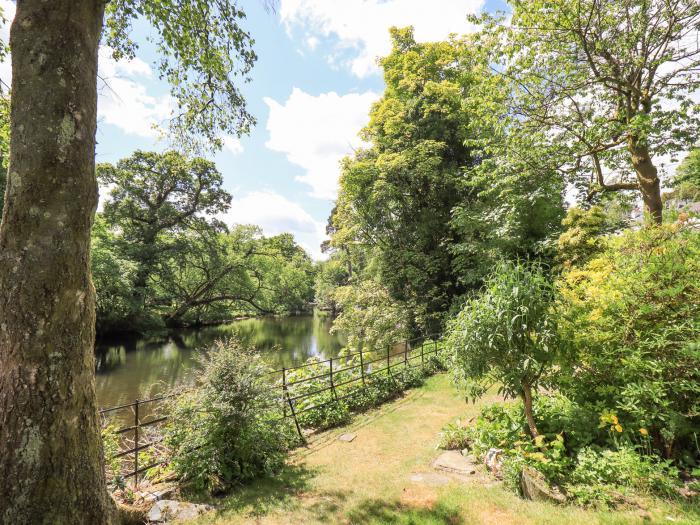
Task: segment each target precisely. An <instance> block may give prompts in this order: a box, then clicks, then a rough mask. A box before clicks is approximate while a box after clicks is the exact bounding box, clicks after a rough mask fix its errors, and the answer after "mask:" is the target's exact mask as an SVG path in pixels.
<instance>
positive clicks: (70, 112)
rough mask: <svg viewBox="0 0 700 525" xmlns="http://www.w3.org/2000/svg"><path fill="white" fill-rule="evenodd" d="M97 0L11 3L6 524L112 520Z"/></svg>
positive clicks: (4, 309)
mask: <svg viewBox="0 0 700 525" xmlns="http://www.w3.org/2000/svg"><path fill="white" fill-rule="evenodd" d="M103 14H104V2H103V1H102V0H51V1H46V0H19V1H18V2H17V14H16V17H15V20H14V23H13V24H12V29H11V34H10V43H11V48H12V110H11V139H10V145H11V147H10V165H9V176H8V180H7V190H6V191H7V196H6V206H5V209H4V212H3V219H2V225H1V226H0V363H2V365H1V366H0V472H1V473H2V475H1V476H0V523H3V524H25V523H38V524H39V523H51V524H59V525H60V524H70V525H74V524H91V525H92V524H109V523H113V522H114V520H115V519H116V513H115V506H114V503H113V502H112V500H111V498H110V497H109V495H108V493H107V490H106V482H105V474H104V465H103V456H102V442H101V438H100V426H99V416H98V414H97V407H96V399H95V383H94V356H93V351H94V350H93V345H94V335H95V334H94V326H95V292H94V289H93V286H92V283H91V279H90V228H91V225H92V220H93V217H94V212H95V208H96V205H97V184H96V181H95V173H94V155H95V128H96V107H97V92H96V75H97V51H98V45H99V39H100V32H101V29H102V19H103Z"/></svg>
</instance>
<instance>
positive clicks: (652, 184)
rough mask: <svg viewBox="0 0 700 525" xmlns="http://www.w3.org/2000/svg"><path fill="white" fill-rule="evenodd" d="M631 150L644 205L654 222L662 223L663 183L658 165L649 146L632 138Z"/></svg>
mask: <svg viewBox="0 0 700 525" xmlns="http://www.w3.org/2000/svg"><path fill="white" fill-rule="evenodd" d="M629 151H630V154H631V156H632V166H633V167H634V171H635V172H636V173H637V181H638V182H639V188H640V190H641V192H642V200H643V201H644V207H645V208H646V210H647V212H648V213H649V217H650V218H651V221H652V222H653V223H654V224H661V221H662V219H663V203H662V201H661V183H660V181H659V174H658V170H657V169H656V166H654V163H653V162H652V160H651V155H650V154H649V148H647V147H646V146H643V145H640V144H639V143H638V141H636V140H634V139H631V140H630V144H629Z"/></svg>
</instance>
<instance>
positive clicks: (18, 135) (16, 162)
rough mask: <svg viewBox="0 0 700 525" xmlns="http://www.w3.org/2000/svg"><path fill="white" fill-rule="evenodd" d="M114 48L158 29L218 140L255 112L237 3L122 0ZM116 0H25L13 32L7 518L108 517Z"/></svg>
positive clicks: (0, 328) (184, 122)
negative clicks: (105, 246)
mask: <svg viewBox="0 0 700 525" xmlns="http://www.w3.org/2000/svg"><path fill="white" fill-rule="evenodd" d="M108 6H109V7H108V12H109V18H108V28H109V31H108V33H107V42H108V43H109V44H110V45H111V47H112V48H113V49H114V50H115V54H116V56H117V57H119V56H123V55H133V53H134V51H135V44H134V43H133V42H132V41H131V40H130V39H129V38H128V28H129V25H130V20H133V19H134V18H136V17H142V18H144V19H146V20H148V21H149V22H151V24H152V26H153V27H154V32H155V34H156V35H158V38H157V40H158V50H159V55H160V57H161V62H160V72H161V76H162V77H164V78H166V79H167V80H168V81H170V82H171V84H172V86H173V88H172V94H173V96H174V97H175V99H176V100H177V102H178V103H179V107H180V108H181V112H180V113H179V114H178V115H176V118H175V119H174V120H173V125H174V126H175V128H176V131H178V132H180V133H186V134H187V136H191V137H198V136H203V137H204V138H205V139H213V138H215V137H216V135H217V133H218V132H219V131H221V130H223V131H225V132H239V131H245V130H246V128H247V126H248V125H249V124H250V123H251V118H250V116H249V115H248V113H247V112H246V111H245V104H244V100H243V98H242V96H241V94H240V91H239V90H238V89H237V88H236V86H235V84H234V77H235V76H236V75H237V74H239V75H243V76H246V75H247V73H248V71H249V70H250V67H251V66H252V63H253V61H254V59H255V55H254V53H253V52H252V50H251V47H250V46H251V38H250V36H249V35H248V34H247V33H245V32H244V31H243V30H242V29H241V27H240V25H239V23H240V20H241V19H242V18H243V16H244V13H243V12H242V11H241V10H240V9H238V7H237V6H236V3H235V2H233V1H226V0H218V1H205V0H185V1H175V0H164V1H158V2H142V1H135V0H116V1H113V2H110V3H109V4H108ZM104 15H105V2H104V1H102V0H53V1H51V2H46V1H44V0H20V1H19V2H18V3H17V11H16V15H15V19H14V22H13V24H12V28H11V32H10V48H11V50H12V97H13V100H12V107H11V116H10V162H9V176H8V180H7V188H6V199H5V201H6V206H5V210H4V212H3V219H2V224H1V225H0V254H1V255H0V362H2V367H1V368H0V472H2V476H1V477H0V521H1V522H2V523H13V524H14V523H56V524H69V523H70V524H80V523H85V524H95V523H101V524H104V523H106V524H109V523H113V522H115V520H116V519H117V518H116V513H115V512H114V505H113V503H112V502H111V500H110V498H109V496H108V494H107V490H106V485H105V475H104V468H103V459H102V446H101V440H100V433H99V424H98V415H97V409H96V402H95V387H94V376H93V367H94V356H93V344H94V330H95V327H94V323H95V297H94V296H95V294H94V289H93V286H92V284H91V281H90V228H91V225H92V220H93V216H94V213H95V208H96V206H97V183H96V179H95V171H94V168H95V166H94V156H95V128H96V106H97V56H98V46H99V42H100V37H101V35H102V28H103V19H104Z"/></svg>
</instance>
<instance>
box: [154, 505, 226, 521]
mask: <svg viewBox="0 0 700 525" xmlns="http://www.w3.org/2000/svg"><path fill="white" fill-rule="evenodd" d="M213 508H214V507H212V506H210V505H197V504H195V503H187V502H185V501H176V500H171V499H163V500H160V501H157V502H156V504H155V505H153V507H151V510H150V511H149V513H148V516H147V517H146V520H147V521H149V522H151V523H161V522H164V521H173V520H192V519H194V518H196V517H198V516H200V515H201V514H204V513H205V512H209V511H210V510H212V509H213Z"/></svg>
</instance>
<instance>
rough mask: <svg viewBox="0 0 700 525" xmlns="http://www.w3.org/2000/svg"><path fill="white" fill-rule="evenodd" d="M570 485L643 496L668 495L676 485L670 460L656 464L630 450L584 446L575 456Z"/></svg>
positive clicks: (675, 474) (676, 475) (676, 478)
mask: <svg viewBox="0 0 700 525" xmlns="http://www.w3.org/2000/svg"><path fill="white" fill-rule="evenodd" d="M569 479H570V483H571V484H574V485H575V484H581V485H589V486H596V485H614V486H618V487H630V488H634V489H636V490H638V491H640V492H643V493H647V494H652V493H654V494H661V495H671V494H673V492H674V488H675V487H676V486H677V485H678V481H677V480H678V470H677V469H676V468H675V467H673V466H672V464H671V462H670V461H656V460H654V459H653V458H651V457H649V456H644V455H641V454H639V452H638V451H637V450H634V449H633V448H631V447H622V448H620V449H618V450H596V449H595V448H593V447H586V448H583V449H581V450H580V451H579V453H578V454H577V456H576V468H574V469H573V471H572V472H571V475H570V478H569Z"/></svg>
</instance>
